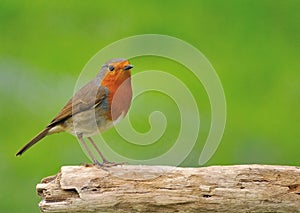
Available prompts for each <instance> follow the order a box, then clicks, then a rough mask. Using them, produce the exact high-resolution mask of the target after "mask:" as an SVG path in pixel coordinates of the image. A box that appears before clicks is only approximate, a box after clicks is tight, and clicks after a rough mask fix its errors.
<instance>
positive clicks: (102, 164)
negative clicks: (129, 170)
mask: <svg viewBox="0 0 300 213" xmlns="http://www.w3.org/2000/svg"><path fill="white" fill-rule="evenodd" d="M125 164H127V163H126V162H110V161H107V160H105V161H103V162H102V163H100V162H99V161H97V160H96V161H94V165H96V166H98V167H100V168H104V167H113V166H119V165H125Z"/></svg>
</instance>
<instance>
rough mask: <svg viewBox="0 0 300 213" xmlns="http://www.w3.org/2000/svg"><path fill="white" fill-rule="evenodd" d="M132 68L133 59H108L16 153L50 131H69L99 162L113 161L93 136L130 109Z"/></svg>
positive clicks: (108, 126)
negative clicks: (105, 155)
mask: <svg viewBox="0 0 300 213" xmlns="http://www.w3.org/2000/svg"><path fill="white" fill-rule="evenodd" d="M131 68H133V66H132V65H131V64H130V63H129V61H128V60H126V59H122V58H117V59H112V60H110V61H108V62H106V63H105V64H104V65H103V66H102V67H101V70H100V72H99V73H98V74H97V76H96V77H95V78H94V79H93V80H91V81H90V82H88V83H87V84H86V85H85V86H83V87H82V88H81V89H80V90H78V92H76V93H75V95H74V96H73V97H72V98H71V99H70V100H69V101H68V102H67V104H66V105H65V106H64V107H63V108H62V110H61V111H60V112H59V113H58V115H57V116H56V117H55V118H54V119H53V120H52V121H51V122H50V123H49V124H48V125H47V126H46V128H45V129H44V130H43V131H41V132H40V133H39V134H37V135H36V136H35V137H34V138H33V139H32V140H31V141H30V142H29V143H27V144H26V145H25V146H24V147H23V148H22V149H20V151H18V152H17V154H16V155H17V156H18V155H22V154H23V153H24V152H25V151H26V150H27V149H29V148H30V147H31V146H33V145H34V144H36V143H37V142H39V141H40V140H41V139H43V138H44V137H45V136H47V135H51V134H53V133H59V132H68V133H70V134H72V135H75V136H76V137H77V138H78V139H79V141H80V143H81V144H82V145H83V147H84V148H85V149H86V151H87V153H88V154H89V156H90V157H91V159H92V160H93V162H94V163H95V164H97V165H104V164H110V163H111V162H109V161H108V160H107V159H106V158H105V157H104V155H103V154H102V153H101V151H100V150H99V148H98V147H97V146H96V144H95V142H94V141H93V139H92V138H91V136H93V135H96V134H98V133H99V132H100V133H102V132H104V131H105V130H107V129H109V128H111V127H112V126H113V125H114V124H115V123H117V122H118V121H120V120H121V119H122V118H123V117H124V116H125V115H126V113H127V112H128V109H129V107H130V104H131V98H132V88H131V73H130V70H131ZM84 138H87V139H88V140H89V141H90V142H91V144H92V146H93V147H94V148H95V150H96V151H97V153H98V154H99V155H100V157H101V159H102V161H103V164H101V163H99V162H98V161H97V160H96V158H95V156H94V155H93V153H92V152H91V150H90V149H89V147H88V146H87V144H86V142H85V140H84Z"/></svg>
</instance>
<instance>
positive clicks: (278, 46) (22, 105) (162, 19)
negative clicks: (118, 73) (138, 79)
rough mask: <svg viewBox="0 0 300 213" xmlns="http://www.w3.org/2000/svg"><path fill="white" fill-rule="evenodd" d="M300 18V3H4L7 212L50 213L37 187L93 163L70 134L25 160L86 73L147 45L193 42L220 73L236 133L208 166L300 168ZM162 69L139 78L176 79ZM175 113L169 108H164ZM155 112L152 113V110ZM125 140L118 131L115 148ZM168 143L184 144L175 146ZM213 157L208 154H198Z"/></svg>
mask: <svg viewBox="0 0 300 213" xmlns="http://www.w3.org/2000/svg"><path fill="white" fill-rule="evenodd" d="M299 11H300V2H299V1H297V0H287V1H279V0H278V1H276V0H275V1H274V0H229V1H221V0H213V1H210V0H206V1H197V0H195V1H169V0H166V1H158V0H156V1H148V2H141V1H131V0H128V1H113V2H110V1H90V0H87V1H55V0H54V1H32V0H29V1H9V0H2V1H1V3H0V89H1V90H0V100H1V107H0V127H1V136H0V138H1V143H0V147H1V154H0V172H1V176H0V181H1V186H0V191H1V193H0V211H1V212H39V209H38V207H37V203H38V202H39V198H38V196H36V193H35V185H36V183H38V182H39V181H40V179H41V178H42V177H46V176H49V175H51V174H54V173H56V172H57V171H58V170H59V168H60V167H61V166H62V165H71V164H74V165H78V164H80V163H81V162H87V158H86V156H85V154H84V153H83V152H82V150H81V149H80V147H79V146H78V143H77V141H76V139H75V138H74V137H73V136H70V135H68V134H59V135H53V136H51V137H48V138H46V139H44V140H43V142H41V144H39V145H37V146H36V147H34V148H33V149H31V150H30V151H29V152H28V153H26V154H25V155H24V156H22V157H21V158H17V157H15V153H16V151H17V150H18V149H19V148H20V147H21V146H22V145H24V144H25V143H26V142H27V141H28V140H29V139H31V137H33V136H34V135H35V134H36V133H37V132H38V131H40V130H41V129H42V128H43V127H44V126H45V125H46V124H47V122H48V121H50V120H51V119H52V117H53V116H54V115H55V114H56V113H57V112H58V110H59V109H60V108H61V107H62V106H63V105H64V104H65V102H66V101H67V100H68V98H69V97H70V96H71V95H72V92H73V89H74V85H75V83H76V78H77V77H78V75H79V74H80V72H81V70H82V68H83V66H84V65H85V64H86V62H87V61H88V60H89V59H90V58H91V57H92V56H93V55H94V54H95V53H96V52H98V51H99V50H100V49H101V48H103V47H105V46H106V45H108V44H110V43H111V42H114V41H117V40H119V39H122V38H125V37H128V36H132V35H137V34H145V33H157V34H167V35H171V36H175V37H178V38H180V39H183V40H185V41H187V42H189V43H190V44H192V45H193V46H195V47H197V48H198V49H199V50H200V51H201V52H202V53H204V55H205V56H206V57H207V58H208V59H209V60H210V62H211V63H212V64H213V66H214V68H215V69H216V71H217V73H218V75H219V77H220V79H221V81H222V84H223V87H224V90H225V94H226V100H227V107H228V109H227V113H228V114H227V125H226V129H225V133H224V137H223V139H222V143H221V145H220V146H219V148H218V150H217V152H216V154H215V155H214V156H213V157H212V159H211V160H210V161H209V162H208V164H207V165H212V164H251V163H260V164H288V165H299V164H300V158H299V150H300V143H299V138H300V133H299V132H300V131H299V127H300V126H299V121H300V113H299V108H300V83H299V80H300V72H299V70H300V63H299V51H300V46H299V44H300V21H299V20H300V13H299ZM152 61H153V63H149V62H147V63H144V62H143V58H136V59H133V60H132V63H133V64H134V65H135V69H134V70H133V74H134V73H135V72H139V71H141V70H143V69H161V70H162V69H167V70H171V71H170V72H172V70H174V69H176V68H175V67H176V65H175V64H172V63H170V62H168V61H166V60H164V59H161V58H155V59H153V60H152ZM177 68H178V66H177ZM95 73H96V71H95ZM187 78H188V79H189V77H187ZM189 82H190V84H191V85H190V88H191V90H195V91H196V90H197V86H195V85H194V84H196V83H197V82H194V81H193V80H192V77H191V79H190V81H189ZM147 96H151V94H145V96H144V98H147ZM156 97H157V98H158V99H157V100H160V99H162V98H163V97H161V95H157V96H156ZM201 97H203V102H204V104H203V105H202V107H203V111H204V113H203V118H204V121H203V122H204V124H205V125H204V130H201V131H202V133H203V134H204V135H205V134H207V128H205V126H209V118H210V117H209V105H208V104H207V102H208V99H207V97H206V94H205V91H203V89H202V90H200V92H199V99H200V100H201ZM149 98H151V97H149ZM146 100H147V99H146ZM143 102H144V101H143V97H141V99H138V100H137V103H140V104H137V105H136V106H133V107H134V109H135V110H137V111H139V110H140V111H143V109H139V108H140V107H143ZM171 102H172V100H165V103H166V105H165V106H164V104H163V105H162V106H161V108H164V107H165V108H168V104H169V103H171ZM159 103H164V101H163V100H162V101H160V102H159ZM144 107H145V111H147V104H146V103H144ZM167 116H168V115H167ZM146 120H147V118H144V117H143V114H142V113H141V120H139V119H136V118H133V123H135V124H136V125H135V126H136V129H137V130H139V131H147V129H148V128H149V127H148V126H147V125H148V123H147V122H145V123H144V124H143V121H146ZM201 122H202V121H201ZM175 128H176V130H177V129H178V126H176V125H175ZM174 132H176V131H174ZM113 133H114V130H111V131H109V132H108V133H107V137H108V138H110V137H111V136H110V135H113ZM168 139H169V140H172V139H173V136H172V134H171V135H170V134H169V138H168ZM112 146H113V147H115V148H116V149H118V146H117V145H116V144H112ZM202 146H203V144H201V143H199V144H197V145H196V147H195V149H194V150H198V149H201V147H202ZM164 148H166V147H164ZM122 151H123V152H125V153H126V152H127V153H128V155H129V156H130V155H132V154H133V155H134V154H135V153H134V150H122ZM141 152H143V150H141ZM148 154H149V153H147V152H145V155H144V153H142V154H141V156H143V155H144V156H145V157H147V155H148ZM198 157H199V156H198V155H196V154H195V155H193V153H192V154H191V155H190V156H189V157H188V158H187V159H186V161H185V162H184V163H183V165H184V166H195V165H196V164H195V162H196V161H197V159H198Z"/></svg>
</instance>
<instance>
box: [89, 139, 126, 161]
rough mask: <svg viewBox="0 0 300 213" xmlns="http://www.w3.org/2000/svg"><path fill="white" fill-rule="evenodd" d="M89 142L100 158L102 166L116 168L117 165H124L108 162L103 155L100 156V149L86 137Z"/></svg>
mask: <svg viewBox="0 0 300 213" xmlns="http://www.w3.org/2000/svg"><path fill="white" fill-rule="evenodd" d="M88 139H89V141H90V142H91V143H92V145H93V147H94V148H95V149H96V151H97V152H98V154H99V155H100V157H101V158H102V161H103V164H102V165H104V166H117V165H124V164H126V163H116V162H110V161H108V160H107V159H106V158H105V157H104V155H103V154H102V152H101V151H100V149H99V148H98V146H97V145H96V143H95V142H94V140H93V139H92V138H91V137H88Z"/></svg>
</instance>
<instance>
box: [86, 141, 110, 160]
mask: <svg viewBox="0 0 300 213" xmlns="http://www.w3.org/2000/svg"><path fill="white" fill-rule="evenodd" d="M88 139H89V141H90V142H91V143H92V145H93V147H94V148H95V149H96V151H97V152H98V154H99V155H100V157H101V158H102V161H103V163H109V161H108V160H107V159H106V158H105V157H104V155H103V154H102V152H101V151H100V149H99V148H98V146H97V145H96V144H95V142H94V140H93V139H92V138H91V137H88Z"/></svg>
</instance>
